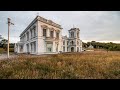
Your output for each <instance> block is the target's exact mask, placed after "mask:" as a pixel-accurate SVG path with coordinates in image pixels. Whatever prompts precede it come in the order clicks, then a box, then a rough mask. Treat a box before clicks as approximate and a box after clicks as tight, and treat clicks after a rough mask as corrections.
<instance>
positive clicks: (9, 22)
mask: <svg viewBox="0 0 120 90" xmlns="http://www.w3.org/2000/svg"><path fill="white" fill-rule="evenodd" d="M10 20H11V19H10V18H8V23H7V24H8V45H7V58H9V31H10V25H14V24H13V23H11V21H10Z"/></svg>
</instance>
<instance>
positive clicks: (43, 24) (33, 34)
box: [15, 16, 82, 55]
mask: <svg viewBox="0 0 120 90" xmlns="http://www.w3.org/2000/svg"><path fill="white" fill-rule="evenodd" d="M71 32H74V33H73V34H72V35H73V36H71ZM78 32H80V30H79V29H76V28H74V29H71V30H69V38H67V39H64V38H62V28H61V25H59V24H56V23H54V22H53V21H51V20H47V19H45V18H43V17H40V16H37V17H36V18H35V19H34V20H33V21H32V22H31V23H30V24H29V25H28V27H27V28H26V29H25V30H24V31H23V32H22V33H21V34H20V42H18V43H17V44H16V45H15V52H16V53H30V54H37V55H39V54H53V53H59V52H60V51H64V52H68V51H69V52H71V51H74V52H76V51H81V49H82V47H81V45H82V42H81V41H80V39H79V33H78ZM64 41H65V42H66V41H69V44H68V45H67V44H66V45H63V42H64ZM71 41H73V43H74V44H73V43H72V45H71ZM64 46H65V50H64V49H63V48H64ZM66 47H68V50H67V49H66Z"/></svg>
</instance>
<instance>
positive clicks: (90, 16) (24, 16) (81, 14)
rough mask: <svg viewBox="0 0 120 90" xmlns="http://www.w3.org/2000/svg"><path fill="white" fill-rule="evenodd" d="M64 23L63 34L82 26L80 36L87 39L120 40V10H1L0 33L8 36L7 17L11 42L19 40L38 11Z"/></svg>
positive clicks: (41, 14) (47, 17) (57, 21)
mask: <svg viewBox="0 0 120 90" xmlns="http://www.w3.org/2000/svg"><path fill="white" fill-rule="evenodd" d="M38 12H39V15H40V16H42V17H44V18H46V19H51V20H52V21H54V22H56V23H58V24H60V25H62V27H63V30H62V34H63V35H68V30H69V29H70V28H72V27H73V25H74V26H75V27H78V28H80V30H81V32H80V38H81V39H82V40H83V41H85V40H87V41H92V40H95V41H120V38H119V36H120V32H119V29H120V12H119V11H0V34H2V36H3V37H5V38H7V24H6V23H7V18H8V17H10V18H11V21H12V22H14V24H15V25H14V26H11V31H10V36H11V42H17V41H19V35H20V33H21V32H22V31H23V30H24V29H25V28H26V27H27V26H28V25H29V23H30V22H31V21H32V20H33V19H34V18H35V17H36V15H37V13H38Z"/></svg>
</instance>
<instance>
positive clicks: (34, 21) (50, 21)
mask: <svg viewBox="0 0 120 90" xmlns="http://www.w3.org/2000/svg"><path fill="white" fill-rule="evenodd" d="M37 21H41V22H43V23H46V24H49V25H52V26H54V27H57V28H60V29H63V28H62V27H61V25H59V24H56V23H54V22H53V21H52V20H47V19H45V18H43V17H41V16H36V18H35V19H34V20H33V21H32V22H31V23H30V24H29V25H28V26H27V28H26V29H25V30H24V31H23V32H22V33H21V34H20V37H21V36H22V35H23V33H25V32H26V31H27V30H28V29H29V28H30V27H31V26H32V25H33V24H34V23H36V22H37Z"/></svg>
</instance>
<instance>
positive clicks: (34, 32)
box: [33, 27, 36, 37]
mask: <svg viewBox="0 0 120 90" xmlns="http://www.w3.org/2000/svg"><path fill="white" fill-rule="evenodd" d="M33 30H34V37H36V27H34V29H33Z"/></svg>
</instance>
